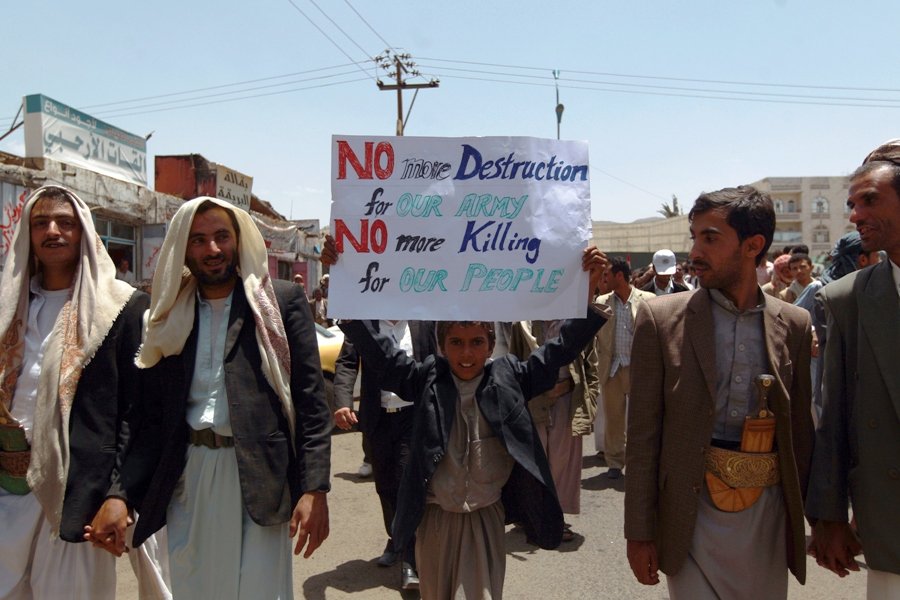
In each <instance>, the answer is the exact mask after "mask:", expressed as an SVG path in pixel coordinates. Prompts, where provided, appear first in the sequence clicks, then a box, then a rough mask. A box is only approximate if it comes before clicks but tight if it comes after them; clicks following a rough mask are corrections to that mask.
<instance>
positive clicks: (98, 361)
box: [0, 186, 149, 600]
mask: <svg viewBox="0 0 900 600" xmlns="http://www.w3.org/2000/svg"><path fill="white" fill-rule="evenodd" d="M148 304H149V299H148V298H147V295H146V294H143V293H141V292H138V291H136V290H135V289H134V288H133V287H131V286H130V285H128V284H127V283H125V282H124V281H118V280H117V279H116V267H115V265H114V263H113V261H112V259H111V258H110V257H109V255H108V254H107V253H106V250H105V249H104V248H103V244H102V242H101V241H100V238H99V236H97V234H96V232H95V231H94V225H93V219H92V218H91V212H90V209H89V208H88V207H87V205H86V204H85V203H84V202H83V201H82V200H81V199H80V198H79V197H78V196H77V195H75V194H74V193H73V192H72V191H70V190H68V189H65V188H62V187H58V186H45V187H42V188H39V189H37V190H35V192H34V193H33V194H32V195H31V196H30V197H29V199H28V200H27V202H26V203H25V205H24V208H23V211H22V220H21V222H20V223H19V226H18V227H17V228H16V230H15V233H14V234H13V238H12V243H11V246H10V251H9V254H8V255H7V257H6V265H5V268H4V271H3V284H2V288H0V523H2V536H0V598H84V599H91V600H93V599H105V598H109V599H112V598H115V594H116V567H115V559H114V558H113V557H111V556H109V555H107V554H106V553H103V552H98V551H97V550H95V549H94V548H92V547H91V545H90V544H84V543H67V542H83V541H84V540H83V528H84V526H85V525H86V524H87V523H89V522H90V520H91V518H92V517H93V516H94V513H95V512H96V511H97V509H98V508H99V507H100V505H101V504H102V502H103V500H104V498H105V496H106V490H107V489H108V488H109V486H110V485H111V484H112V482H113V480H115V479H116V478H117V476H118V473H117V465H118V464H120V462H121V460H122V456H123V454H124V452H125V449H126V447H127V445H128V441H129V429H128V427H127V425H123V423H122V418H123V416H124V415H125V413H126V412H127V411H128V408H129V405H130V403H131V402H132V401H133V400H134V399H135V398H137V397H138V396H139V395H140V383H139V382H140V377H139V376H138V369H137V368H136V367H135V365H134V362H133V359H134V354H135V352H136V351H137V348H138V345H139V344H140V340H141V315H142V314H143V312H144V310H145V309H146V307H147V306H148Z"/></svg>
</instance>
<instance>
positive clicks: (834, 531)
mask: <svg viewBox="0 0 900 600" xmlns="http://www.w3.org/2000/svg"><path fill="white" fill-rule="evenodd" d="M807 552H808V553H809V555H810V556H812V557H814V558H815V559H816V563H817V564H818V565H819V566H820V567H825V568H826V569H828V570H829V571H831V572H833V573H835V574H837V576H838V577H846V576H847V575H849V574H850V571H859V565H858V564H856V559H855V558H854V557H855V556H856V555H857V554H860V553H861V552H862V544H860V543H859V538H857V537H856V534H854V533H853V530H852V529H850V525H849V524H848V523H843V522H837V521H819V522H818V523H816V526H815V527H813V530H812V540H810V542H809V548H808V549H807Z"/></svg>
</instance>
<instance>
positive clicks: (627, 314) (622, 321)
mask: <svg viewBox="0 0 900 600" xmlns="http://www.w3.org/2000/svg"><path fill="white" fill-rule="evenodd" d="M635 294H636V292H635V290H634V288H633V287H632V288H631V293H630V294H628V300H626V301H625V302H622V300H620V299H619V296H618V295H617V294H616V293H615V292H613V298H615V300H613V308H614V310H615V311H616V331H615V341H614V343H613V353H612V362H611V364H610V365H609V376H610V377H612V376H613V375H615V374H616V371H618V370H619V369H620V368H622V367H627V366H629V365H630V364H631V341H632V340H633V339H634V318H633V317H632V316H631V306H632V305H631V303H632V302H633V301H634V299H635Z"/></svg>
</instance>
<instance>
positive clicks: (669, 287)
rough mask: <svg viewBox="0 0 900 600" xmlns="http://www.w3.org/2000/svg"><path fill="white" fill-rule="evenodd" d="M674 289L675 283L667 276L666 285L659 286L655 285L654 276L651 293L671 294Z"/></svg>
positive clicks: (658, 294) (659, 294)
mask: <svg viewBox="0 0 900 600" xmlns="http://www.w3.org/2000/svg"><path fill="white" fill-rule="evenodd" d="M674 291H675V285H674V284H673V283H672V278H671V277H669V282H668V283H667V284H666V287H664V288H660V287H658V286H657V285H656V277H654V278H653V293H654V294H656V295H657V296H664V295H666V294H671V293H672V292H674Z"/></svg>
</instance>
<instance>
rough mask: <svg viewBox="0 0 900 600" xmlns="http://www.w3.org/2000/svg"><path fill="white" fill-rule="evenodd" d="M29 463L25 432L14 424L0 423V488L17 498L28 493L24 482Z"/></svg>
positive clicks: (28, 449) (29, 456)
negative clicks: (15, 495)
mask: <svg viewBox="0 0 900 600" xmlns="http://www.w3.org/2000/svg"><path fill="white" fill-rule="evenodd" d="M30 462H31V448H30V446H29V445H28V439H27V438H26V437H25V430H24V429H22V427H21V426H20V425H19V424H18V423H15V422H13V423H10V422H8V421H6V420H3V421H2V422H0V488H3V489H4V490H6V491H7V492H9V493H11V494H17V495H19V496H22V495H25V494H27V493H28V492H30V491H31V490H30V489H29V488H28V482H27V481H26V480H25V475H26V474H27V473H28V464H29V463H30Z"/></svg>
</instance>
